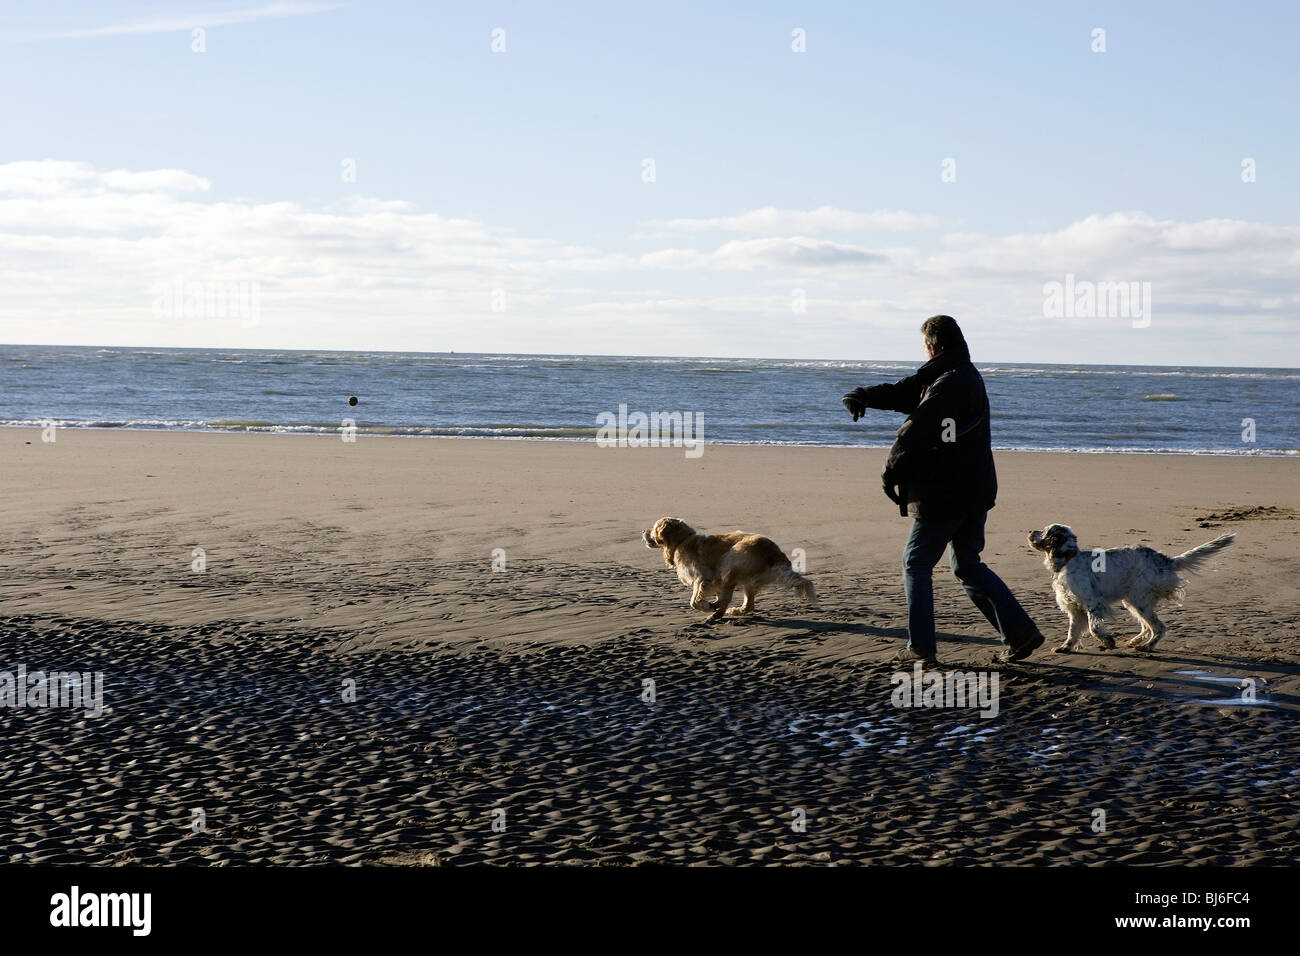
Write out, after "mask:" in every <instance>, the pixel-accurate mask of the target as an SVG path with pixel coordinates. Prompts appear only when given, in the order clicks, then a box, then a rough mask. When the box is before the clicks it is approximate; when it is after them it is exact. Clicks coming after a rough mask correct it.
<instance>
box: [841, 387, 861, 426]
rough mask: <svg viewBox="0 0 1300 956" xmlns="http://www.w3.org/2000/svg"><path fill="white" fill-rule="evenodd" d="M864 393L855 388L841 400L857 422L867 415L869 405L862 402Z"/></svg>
mask: <svg viewBox="0 0 1300 956" xmlns="http://www.w3.org/2000/svg"><path fill="white" fill-rule="evenodd" d="M862 391H863V390H862V389H860V388H855V389H854V390H853V391H851V392H849V393H848V394H847V395H845V396H844V397H843V398H841V399H840V401H841V402H843V403H844V407H845V408H847V409H848V410H849V414H850V415H852V416H853V420H854V421H855V422H856V421H857V420H858V419H859V418H861V417H862V416H863V415H865V414H866V413H867V403H866V402H864V401H863V400H862Z"/></svg>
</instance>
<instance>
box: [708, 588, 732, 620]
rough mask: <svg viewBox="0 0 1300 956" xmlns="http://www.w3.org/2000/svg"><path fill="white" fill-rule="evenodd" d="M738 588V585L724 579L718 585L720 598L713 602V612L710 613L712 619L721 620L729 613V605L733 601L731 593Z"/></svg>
mask: <svg viewBox="0 0 1300 956" xmlns="http://www.w3.org/2000/svg"><path fill="white" fill-rule="evenodd" d="M735 590H736V585H735V584H733V583H731V582H728V581H725V580H724V581H723V583H722V584H721V585H720V586H719V587H718V599H717V600H716V601H714V602H713V613H712V614H710V615H709V620H710V621H719V620H721V619H722V616H723V615H724V614H726V613H727V605H728V604H730V603H731V595H732V593H733V592H734V591H735Z"/></svg>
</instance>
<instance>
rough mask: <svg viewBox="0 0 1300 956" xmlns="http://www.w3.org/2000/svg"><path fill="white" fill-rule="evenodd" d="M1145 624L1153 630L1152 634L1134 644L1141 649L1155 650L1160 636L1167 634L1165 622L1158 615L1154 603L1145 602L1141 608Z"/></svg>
mask: <svg viewBox="0 0 1300 956" xmlns="http://www.w3.org/2000/svg"><path fill="white" fill-rule="evenodd" d="M1141 611H1142V618H1143V624H1145V625H1146V627H1147V628H1148V629H1149V630H1150V631H1151V636H1150V637H1148V638H1147V639H1146V640H1145V641H1142V642H1140V643H1136V644H1133V646H1134V647H1136V648H1137V649H1138V650H1139V651H1154V650H1155V649H1156V644H1158V643H1159V642H1160V638H1162V637H1164V636H1165V622H1164V621H1162V620H1160V618H1158V617H1156V609H1155V606H1154V605H1151V604H1144V605H1142V608H1141Z"/></svg>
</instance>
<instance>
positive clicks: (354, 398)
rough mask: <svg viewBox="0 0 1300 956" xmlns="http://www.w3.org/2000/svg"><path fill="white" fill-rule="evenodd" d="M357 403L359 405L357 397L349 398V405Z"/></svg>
mask: <svg viewBox="0 0 1300 956" xmlns="http://www.w3.org/2000/svg"><path fill="white" fill-rule="evenodd" d="M356 403H357V397H356V396H355V395H351V396H349V397H348V404H349V405H355V404H356Z"/></svg>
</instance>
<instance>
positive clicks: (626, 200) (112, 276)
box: [0, 0, 1300, 366]
mask: <svg viewBox="0 0 1300 956" xmlns="http://www.w3.org/2000/svg"><path fill="white" fill-rule="evenodd" d="M195 27H201V28H202V29H203V30H204V31H205V33H204V36H203V42H204V45H205V49H204V51H203V52H201V53H198V52H195V51H194V50H193V49H192V46H193V42H194V41H193V34H192V30H193V29H194V28H195ZM498 28H499V29H501V30H504V31H505V32H504V43H505V50H504V52H497V53H494V52H493V51H492V48H491V47H492V42H493V37H492V31H493V30H494V29H498ZM796 28H797V29H802V30H803V31H805V34H806V51H805V52H802V53H796V52H794V51H793V50H792V48H791V47H792V30H795V29H796ZM1095 28H1102V29H1104V30H1105V45H1106V49H1105V52H1094V51H1093V49H1092V46H1093V44H1094V40H1093V36H1092V31H1093V30H1094V29H1095ZM1297 41H1300V14H1298V13H1297V12H1296V8H1295V7H1294V6H1293V5H1290V4H1284V3H1277V4H1249V5H1245V6H1242V5H1228V4H1214V5H1212V4H1195V3H1191V4H1188V3H1177V4H1173V3H1170V4H1163V3H1149V4H1094V3H1088V4H1069V3H1065V4H1055V3H1054V4H1006V5H998V6H996V7H995V8H994V9H992V10H988V9H985V8H984V7H983V6H982V5H975V4H923V5H910V4H893V5H883V4H882V5H871V6H868V5H863V4H850V3H844V4H803V3H800V4H793V3H789V4H771V3H759V4H743V5H742V4H700V3H671V2H670V3H655V4H652V5H631V4H607V3H606V4H598V3H592V4H578V3H566V4H559V3H554V4H543V3H531V4H492V3H485V4H418V3H402V2H368V3H351V4H341V5H334V4H329V3H306V2H286V3H262V2H259V0H240V2H229V3H222V2H196V3H194V4H190V3H185V2H172V3H152V4H90V3H80V4H78V3H71V4H59V5H57V6H49V7H47V6H45V5H30V6H27V7H23V8H19V9H12V8H10V9H6V10H4V11H3V12H0V51H2V53H0V79H2V80H3V82H4V83H5V89H6V90H8V91H10V94H9V96H7V98H6V107H5V132H6V135H5V136H4V137H3V139H2V140H0V248H3V249H4V251H5V256H4V258H5V260H6V262H5V265H4V266H3V267H0V280H2V281H3V285H2V286H0V288H6V289H7V293H8V294H7V295H5V296H4V297H3V298H4V300H5V301H4V302H3V303H0V340H4V341H9V342H50V343H68V344H79V343H80V344H127V345H196V346H215V347H226V346H229V347H273V348H290V347H296V348H373V349H379V348H392V349H414V350H445V349H455V350H457V351H530V352H532V351H546V352H619V353H639V354H710V355H765V356H790V357H840V356H843V357H852V358H882V359H884V358H908V357H912V356H914V355H915V354H916V353H917V351H918V346H917V334H916V328H917V326H918V325H919V323H920V321H921V320H922V319H923V318H925V317H926V316H927V315H930V314H932V313H935V312H941V311H943V312H950V313H952V314H954V315H956V316H957V317H958V319H959V321H961V322H962V323H963V325H964V326H965V327H966V328H967V332H968V337H969V338H971V339H972V342H973V344H974V346H975V347H974V351H975V352H976V356H977V358H978V357H980V356H983V357H985V358H987V359H989V360H1001V361H1049V362H1070V361H1076V362H1077V361H1085V362H1101V363H1129V362H1132V363H1135V364H1207V365H1214V364H1234V365H1287V366H1297V365H1300V283H1297V282H1296V278H1297V275H1300V189H1297V188H1296V177H1297V174H1300V148H1298V145H1300V144H1298V143H1297V138H1298V137H1297V128H1296V127H1297V124H1296V111H1295V101H1296V93H1297V91H1298V90H1300V82H1298V81H1300V75H1298V74H1300V69H1298V68H1297V66H1296V62H1297V57H1296V56H1295V50H1296V49H1297ZM1248 158H1249V159H1250V160H1253V161H1254V164H1255V181H1254V182H1243V179H1242V163H1243V160H1246V159H1248ZM945 159H951V160H953V161H954V162H955V167H954V168H955V171H956V178H955V181H950V182H945V181H943V178H942V177H941V172H942V168H943V167H942V164H943V162H944V160H945ZM344 160H353V161H355V181H346V180H345V178H344V177H343V176H342V175H341V169H342V164H343V162H344ZM646 160H653V164H654V180H653V182H647V181H645V179H644V177H643V169H644V168H645V162H646ZM1067 273H1068V274H1070V275H1071V276H1073V277H1074V278H1075V280H1076V281H1077V282H1079V283H1083V284H1087V283H1107V282H1124V283H1126V284H1128V283H1136V284H1137V285H1136V286H1134V288H1135V289H1141V288H1142V284H1143V283H1148V284H1149V288H1150V303H1149V306H1150V308H1149V313H1150V314H1149V316H1148V317H1142V316H1138V317H1136V318H1134V317H1133V316H1130V315H1129V314H1127V313H1125V314H1118V315H1117V314H1106V312H1105V310H1104V309H1099V310H1098V313H1097V314H1084V315H1071V316H1065V317H1062V316H1049V315H1045V314H1044V301H1045V292H1044V286H1045V284H1046V283H1050V282H1053V281H1058V280H1062V279H1063V278H1064V277H1065V275H1066V274H1067ZM232 282H239V283H245V284H246V285H249V286H253V287H255V288H256V289H257V301H258V313H257V315H256V317H255V321H247V320H245V321H232V320H231V319H230V318H229V317H226V316H224V315H197V316H194V315H190V316H186V315H178V314H172V313H170V312H169V311H168V310H167V309H166V308H164V309H161V310H160V309H159V308H158V295H159V290H160V289H162V288H165V287H169V286H171V285H173V284H176V283H179V284H180V286H181V287H183V288H198V289H200V290H202V289H205V288H210V287H213V286H216V285H219V284H222V283H227V284H228V283H232ZM178 311H179V310H178ZM1080 311H1086V310H1084V309H1083V308H1082V307H1081V309H1080ZM160 312H161V314H160ZM244 318H245V319H247V317H246V316H245V317H244ZM1146 318H1149V322H1147V321H1146Z"/></svg>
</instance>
